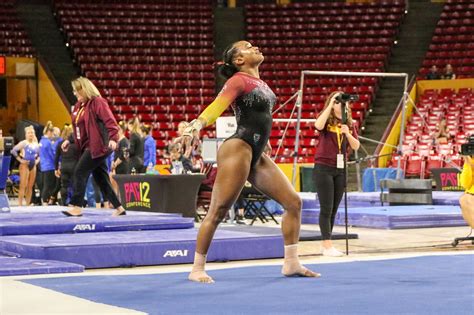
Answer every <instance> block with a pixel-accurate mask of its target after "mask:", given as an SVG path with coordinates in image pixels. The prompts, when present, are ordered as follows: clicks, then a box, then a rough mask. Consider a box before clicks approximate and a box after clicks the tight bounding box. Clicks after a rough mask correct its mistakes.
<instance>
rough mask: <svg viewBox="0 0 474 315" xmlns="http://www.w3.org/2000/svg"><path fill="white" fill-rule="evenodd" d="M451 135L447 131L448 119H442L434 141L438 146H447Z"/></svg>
mask: <svg viewBox="0 0 474 315" xmlns="http://www.w3.org/2000/svg"><path fill="white" fill-rule="evenodd" d="M450 138H451V135H450V134H449V133H448V131H447V130H446V119H442V120H441V122H440V123H439V129H438V131H437V132H436V133H435V136H434V139H435V143H436V144H446V143H448V142H449V140H450Z"/></svg>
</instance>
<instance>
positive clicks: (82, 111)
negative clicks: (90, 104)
mask: <svg viewBox="0 0 474 315" xmlns="http://www.w3.org/2000/svg"><path fill="white" fill-rule="evenodd" d="M83 113H84V105H83V106H81V108H79V111H78V112H77V115H76V125H77V122H78V121H79V118H81V116H82V114H83Z"/></svg>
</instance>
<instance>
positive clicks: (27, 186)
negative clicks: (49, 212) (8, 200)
mask: <svg viewBox="0 0 474 315" xmlns="http://www.w3.org/2000/svg"><path fill="white" fill-rule="evenodd" d="M11 153H12V155H13V156H14V157H15V158H16V159H17V160H18V162H20V166H19V167H18V168H19V171H20V190H19V191H18V205H19V206H20V207H21V206H23V199H25V201H26V205H29V204H30V202H31V196H32V195H33V186H34V184H35V180H36V166H37V165H38V163H39V161H40V158H39V144H38V139H37V138H36V135H35V129H34V128H33V126H28V127H26V128H25V140H23V141H21V142H19V143H18V144H17V145H16V146H15V147H14V148H13V149H12V151H11Z"/></svg>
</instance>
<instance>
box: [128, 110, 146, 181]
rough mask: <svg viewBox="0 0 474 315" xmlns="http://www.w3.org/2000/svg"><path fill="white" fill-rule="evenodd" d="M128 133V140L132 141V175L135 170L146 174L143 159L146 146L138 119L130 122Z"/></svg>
mask: <svg viewBox="0 0 474 315" xmlns="http://www.w3.org/2000/svg"><path fill="white" fill-rule="evenodd" d="M128 132H129V136H128V138H129V139H130V140H129V141H130V170H131V171H132V173H133V170H135V173H144V172H145V167H144V166H143V158H144V155H145V148H144V145H145V144H144V139H143V137H142V130H141V128H140V120H139V119H138V117H135V118H132V119H130V120H129V121H128Z"/></svg>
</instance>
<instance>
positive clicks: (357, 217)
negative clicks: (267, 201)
mask: <svg viewBox="0 0 474 315" xmlns="http://www.w3.org/2000/svg"><path fill="white" fill-rule="evenodd" d="M301 221H302V223H306V224H318V223H319V209H304V210H303V212H302V215H301ZM344 221H345V216H344V209H343V208H339V210H338V212H337V215H336V222H335V224H336V225H344ZM348 221H349V225H352V226H357V227H368V228H379V229H406V228H426V227H443V226H464V225H466V222H465V221H464V219H463V217H462V214H461V210H460V209H459V206H384V207H361V208H351V207H349V208H348Z"/></svg>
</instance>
